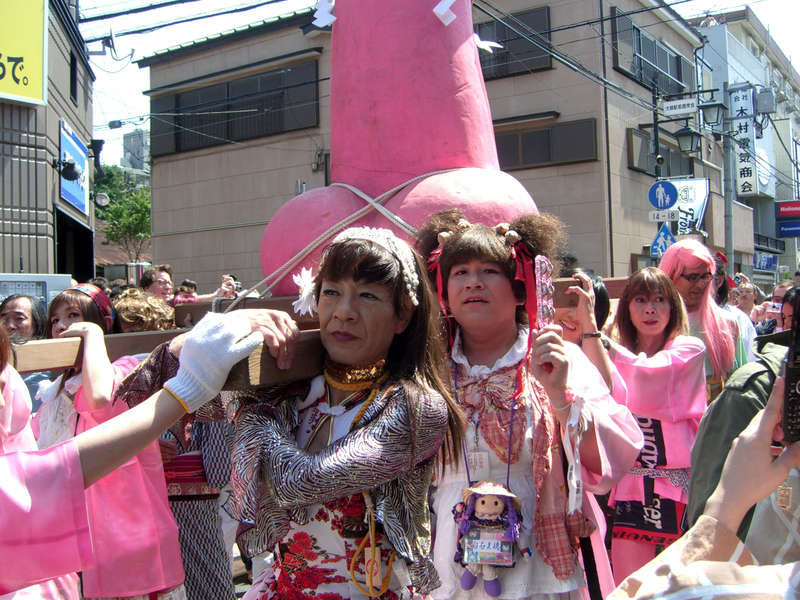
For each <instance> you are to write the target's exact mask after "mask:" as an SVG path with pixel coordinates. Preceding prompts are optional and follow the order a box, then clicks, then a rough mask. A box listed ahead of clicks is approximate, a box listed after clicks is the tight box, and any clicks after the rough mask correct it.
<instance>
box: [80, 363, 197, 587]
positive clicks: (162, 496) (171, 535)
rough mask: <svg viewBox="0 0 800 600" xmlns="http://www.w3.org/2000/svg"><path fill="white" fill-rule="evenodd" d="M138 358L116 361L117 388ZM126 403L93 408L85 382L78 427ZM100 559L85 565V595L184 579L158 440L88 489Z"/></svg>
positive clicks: (106, 417)
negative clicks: (87, 396) (86, 391)
mask: <svg viewBox="0 0 800 600" xmlns="http://www.w3.org/2000/svg"><path fill="white" fill-rule="evenodd" d="M137 364H138V361H137V360H136V359H135V358H133V357H131V356H124V357H122V358H120V359H118V360H117V361H115V362H114V363H113V367H114V381H115V383H114V389H115V391H116V386H117V385H118V384H119V382H120V381H122V379H123V378H124V377H125V375H127V374H128V373H129V372H131V371H132V370H133V369H134V368H135V367H136V365H137ZM127 409H128V406H127V405H126V404H125V403H124V402H112V403H111V404H110V405H109V406H106V407H105V408H102V409H99V410H95V411H91V410H89V406H88V404H87V402H86V399H85V398H84V395H83V388H81V389H80V390H78V393H77V394H76V395H75V410H77V411H78V414H79V418H78V428H77V429H78V433H81V432H84V431H87V430H88V429H91V428H92V427H95V426H96V425H99V424H100V423H103V422H104V421H107V420H109V419H111V418H113V417H115V416H117V415H119V414H121V413H123V412H124V411H125V410H127ZM86 509H87V511H88V513H89V519H90V522H91V524H92V529H91V534H92V545H93V548H94V553H95V556H96V557H97V560H96V561H95V564H94V566H93V567H90V568H87V569H84V571H83V595H84V597H86V598H97V597H116V596H134V595H139V594H148V593H150V592H155V591H159V590H165V589H170V588H173V587H175V586H178V585H180V584H181V583H183V579H184V572H183V563H182V561H181V554H180V546H179V542H178V527H177V525H176V524H175V518H174V517H173V516H172V511H171V510H170V508H169V503H168V502H167V488H166V483H165V480H164V468H163V466H162V462H161V452H160V450H159V447H158V443H157V442H153V443H151V444H150V445H149V446H147V448H145V449H144V450H143V451H142V452H140V453H139V454H137V455H136V456H135V457H134V458H132V459H131V460H129V461H128V462H126V463H125V464H124V465H122V466H121V467H119V468H118V469H116V470H114V471H113V472H111V473H110V474H108V475H106V476H105V477H103V479H101V480H100V481H98V482H97V483H95V484H94V485H92V486H91V487H89V488H87V489H86Z"/></svg>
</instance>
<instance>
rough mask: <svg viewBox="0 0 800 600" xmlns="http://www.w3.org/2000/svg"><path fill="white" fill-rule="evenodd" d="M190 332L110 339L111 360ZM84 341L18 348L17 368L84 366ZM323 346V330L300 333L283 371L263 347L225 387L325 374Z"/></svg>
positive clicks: (33, 343) (24, 370) (41, 342)
mask: <svg viewBox="0 0 800 600" xmlns="http://www.w3.org/2000/svg"><path fill="white" fill-rule="evenodd" d="M184 331H188V330H187V329H173V330H170V331H143V332H140V333H122V334H116V335H110V336H106V344H107V346H108V351H109V357H110V358H111V360H116V359H117V358H119V357H120V356H125V355H131V354H141V353H148V352H150V351H151V350H152V349H153V348H155V347H156V346H158V345H159V344H161V343H162V342H166V341H168V340H170V339H172V338H173V337H175V336H176V335H177V334H179V333H183V332H184ZM82 343H83V341H82V340H81V338H78V337H70V338H59V339H53V340H33V341H30V342H27V343H25V344H21V345H18V346H14V353H15V355H16V369H17V371H19V372H20V373H27V372H30V371H54V370H58V369H68V368H70V367H76V366H78V365H79V364H80V362H81V358H82V356H83V348H82V347H81V346H82ZM322 357H323V350H322V343H321V342H320V337H319V330H318V329H311V330H306V331H302V332H300V338H299V339H298V341H297V346H296V352H295V357H294V360H293V361H292V366H291V368H289V369H286V370H283V369H279V368H278V366H277V363H276V362H275V359H274V358H272V356H270V354H269V348H268V347H267V346H261V347H260V348H256V350H255V351H254V352H253V353H252V354H251V355H250V356H249V357H248V358H247V359H245V360H243V361H240V362H239V363H237V364H236V365H234V367H233V369H232V370H231V373H230V375H229V377H228V381H227V383H226V384H225V388H224V389H226V390H242V389H247V388H250V387H259V386H264V385H274V384H276V383H285V382H289V381H299V380H301V379H308V378H310V377H313V376H315V375H319V374H320V373H321V372H322Z"/></svg>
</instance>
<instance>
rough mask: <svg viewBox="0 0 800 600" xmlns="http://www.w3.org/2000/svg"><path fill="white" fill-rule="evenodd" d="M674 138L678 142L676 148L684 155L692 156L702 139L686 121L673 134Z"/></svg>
mask: <svg viewBox="0 0 800 600" xmlns="http://www.w3.org/2000/svg"><path fill="white" fill-rule="evenodd" d="M674 135H675V138H676V139H677V140H678V148H680V150H681V152H683V153H684V154H694V153H695V152H697V150H698V148H700V143H701V142H702V141H703V137H702V136H701V135H700V132H699V131H697V130H696V129H693V128H691V127H689V121H688V119H687V121H686V124H685V125H684V126H683V127H681V128H680V129H678V131H676V132H675V134H674Z"/></svg>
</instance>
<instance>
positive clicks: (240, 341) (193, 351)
mask: <svg viewBox="0 0 800 600" xmlns="http://www.w3.org/2000/svg"><path fill="white" fill-rule="evenodd" d="M248 334H249V335H248ZM245 336H246V337H245ZM262 343H264V335H263V334H262V333H261V332H258V331H254V332H253V333H250V323H249V322H248V320H247V319H246V318H244V317H241V316H239V315H234V314H222V313H208V314H206V316H204V317H203V318H202V319H201V320H200V322H199V323H198V324H197V325H195V326H194V327H193V328H192V330H191V331H190V332H189V334H188V335H187V336H186V341H185V342H184V344H183V348H182V349H181V356H180V367H179V368H178V374H177V375H176V376H175V377H173V378H172V379H169V380H168V381H167V382H166V383H164V389H166V390H167V391H168V392H170V393H171V394H172V395H173V396H174V397H175V398H176V399H177V400H178V401H179V402H180V403H181V404H182V405H183V407H184V408H185V409H186V412H188V413H192V412H194V411H196V410H197V409H198V408H200V407H201V406H203V405H204V404H205V403H206V402H208V401H209V400H211V399H212V398H213V397H214V396H216V395H217V394H219V391H220V390H221V389H222V386H223V385H224V384H225V380H226V379H227V378H228V373H229V372H230V370H231V368H232V367H233V365H235V364H236V363H237V362H239V361H240V360H242V359H244V358H246V357H247V356H249V355H250V353H251V352H252V351H253V350H255V349H256V348H257V347H258V346H259V345H260V344H262Z"/></svg>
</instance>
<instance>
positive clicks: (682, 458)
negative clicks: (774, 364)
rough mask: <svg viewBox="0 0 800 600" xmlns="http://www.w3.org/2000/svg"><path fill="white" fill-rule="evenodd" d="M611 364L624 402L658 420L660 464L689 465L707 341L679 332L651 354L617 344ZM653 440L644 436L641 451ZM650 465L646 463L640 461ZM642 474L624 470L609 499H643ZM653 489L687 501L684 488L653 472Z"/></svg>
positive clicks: (701, 408) (701, 407) (700, 409)
mask: <svg viewBox="0 0 800 600" xmlns="http://www.w3.org/2000/svg"><path fill="white" fill-rule="evenodd" d="M614 365H615V366H616V368H617V370H618V371H619V375H620V377H622V379H623V380H624V381H625V383H626V385H627V387H628V398H627V406H628V408H629V409H630V411H631V412H632V413H633V414H634V415H636V416H637V417H644V418H650V419H658V420H659V421H660V422H661V431H662V435H663V438H664V439H663V441H664V448H663V451H664V453H665V454H666V458H667V464H665V465H658V468H664V469H683V468H689V467H690V466H691V450H692V444H694V438H695V435H696V434H697V427H698V425H699V423H700V419H701V418H702V416H703V413H704V412H705V409H706V381H705V368H704V365H705V345H704V344H703V342H702V341H701V340H699V339H698V338H695V337H690V336H684V335H679V336H677V337H676V338H675V339H673V340H671V341H669V342H667V344H666V345H665V346H664V348H663V349H662V350H661V351H660V352H657V353H656V354H654V355H653V356H649V357H648V356H646V355H645V354H643V353H642V354H638V355H637V354H634V353H632V352H630V351H629V350H626V349H624V348H621V349H620V350H619V351H618V352H617V355H616V357H615V358H614ZM653 443H654V442H653V440H648V439H647V437H645V447H644V451H645V452H646V451H647V449H648V444H653ZM641 466H648V465H641ZM642 479H643V478H642V477H640V476H634V475H626V476H625V477H624V478H623V479H622V480H621V481H620V482H619V483H618V484H617V486H616V488H614V493H613V495H612V501H615V500H635V501H638V502H644V486H643V484H642ZM654 486H655V487H654V491H655V493H656V494H658V495H659V496H661V497H662V498H670V499H672V500H675V501H676V502H683V503H686V502H687V500H688V496H687V494H686V493H685V492H684V491H683V490H682V489H681V488H680V487H676V486H675V485H673V484H672V483H670V481H669V478H667V477H657V478H655V481H654Z"/></svg>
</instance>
